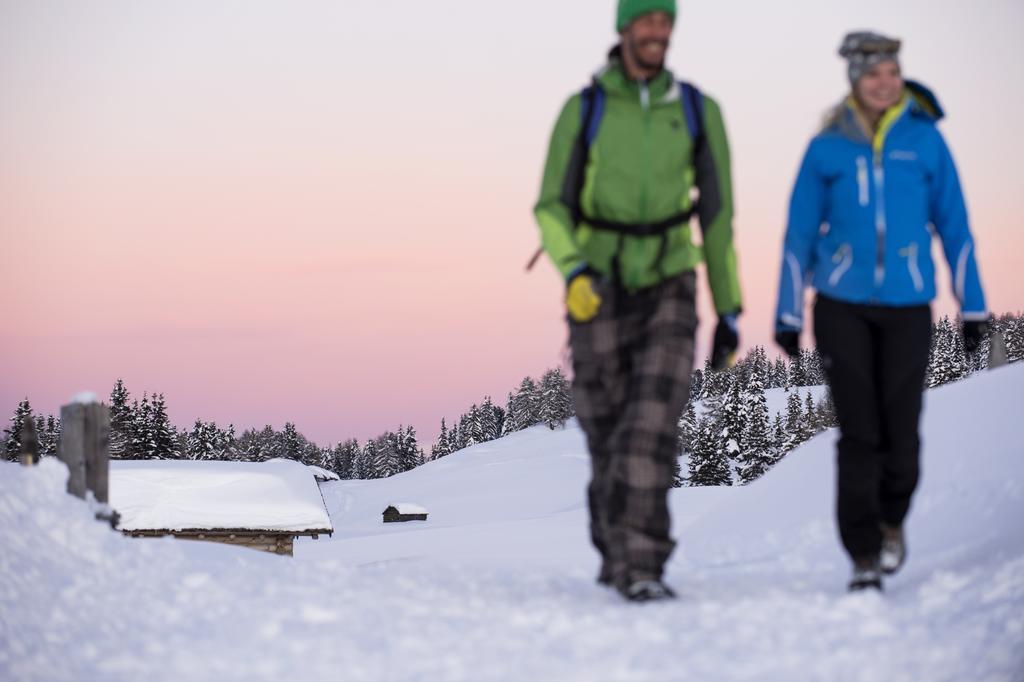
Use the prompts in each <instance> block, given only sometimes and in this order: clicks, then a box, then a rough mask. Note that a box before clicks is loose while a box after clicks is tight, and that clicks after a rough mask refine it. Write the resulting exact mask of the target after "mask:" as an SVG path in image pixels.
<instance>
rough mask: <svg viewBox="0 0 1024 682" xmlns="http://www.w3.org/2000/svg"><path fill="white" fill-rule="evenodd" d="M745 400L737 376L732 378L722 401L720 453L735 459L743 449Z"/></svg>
mask: <svg viewBox="0 0 1024 682" xmlns="http://www.w3.org/2000/svg"><path fill="white" fill-rule="evenodd" d="M747 415H748V413H747V402H746V399H745V396H744V390H743V385H742V381H741V379H740V377H739V376H736V377H735V378H734V379H733V382H732V385H731V386H730V387H729V390H728V392H727V393H726V396H725V401H724V402H723V403H722V410H721V437H720V444H721V448H722V454H723V455H724V456H725V457H728V458H729V459H730V460H735V459H736V458H738V457H739V456H740V454H741V453H742V452H743V451H744V443H743V434H744V431H745V427H746V424H747Z"/></svg>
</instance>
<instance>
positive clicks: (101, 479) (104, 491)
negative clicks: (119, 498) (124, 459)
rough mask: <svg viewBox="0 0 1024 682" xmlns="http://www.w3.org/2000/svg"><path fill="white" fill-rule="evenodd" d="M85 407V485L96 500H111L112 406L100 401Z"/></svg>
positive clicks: (102, 502) (104, 501)
mask: <svg viewBox="0 0 1024 682" xmlns="http://www.w3.org/2000/svg"><path fill="white" fill-rule="evenodd" d="M83 407H84V408H85V438H84V440H85V487H86V489H87V490H91V491H92V494H93V496H94V497H95V498H96V501H97V502H99V503H101V504H107V502H109V501H110V408H109V407H107V406H106V405H101V404H100V403H92V404H91V405H84V406H83Z"/></svg>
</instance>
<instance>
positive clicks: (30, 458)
mask: <svg viewBox="0 0 1024 682" xmlns="http://www.w3.org/2000/svg"><path fill="white" fill-rule="evenodd" d="M20 437H21V455H20V456H19V458H18V459H19V460H20V461H21V464H22V466H27V467H30V466H34V465H36V464H39V435H38V434H37V433H36V425H35V422H33V421H32V419H31V418H29V419H26V420H25V424H24V426H22V427H21V434H20Z"/></svg>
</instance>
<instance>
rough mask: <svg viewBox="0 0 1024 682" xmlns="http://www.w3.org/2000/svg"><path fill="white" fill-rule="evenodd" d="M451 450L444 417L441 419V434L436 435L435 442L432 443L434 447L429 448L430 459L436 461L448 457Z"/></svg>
mask: <svg viewBox="0 0 1024 682" xmlns="http://www.w3.org/2000/svg"><path fill="white" fill-rule="evenodd" d="M450 454H451V450H450V446H449V443H448V426H447V425H446V424H445V422H444V417H441V433H440V434H438V436H437V440H436V441H435V442H434V446H433V447H432V448H430V459H432V460H434V459H438V458H439V457H444V456H446V455H450Z"/></svg>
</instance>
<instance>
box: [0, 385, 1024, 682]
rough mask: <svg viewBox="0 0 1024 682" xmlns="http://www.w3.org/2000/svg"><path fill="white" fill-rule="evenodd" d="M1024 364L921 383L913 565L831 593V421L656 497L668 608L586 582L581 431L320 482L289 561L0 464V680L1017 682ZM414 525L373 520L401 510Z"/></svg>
mask: <svg viewBox="0 0 1024 682" xmlns="http://www.w3.org/2000/svg"><path fill="white" fill-rule="evenodd" d="M1022 391H1024V366H1012V367H1009V368H1004V369H1001V370H998V371H995V372H990V373H986V374H983V375H976V376H974V377H972V378H971V379H969V380H968V381H966V382H962V383H959V384H954V385H950V386H946V387H943V388H940V389H938V390H936V391H933V392H930V393H929V394H928V396H927V411H926V416H925V424H924V441H925V455H924V478H923V481H922V487H921V490H920V491H919V494H918V497H917V498H916V503H915V507H914V509H913V512H912V515H911V518H910V521H909V523H908V528H907V530H908V535H909V542H910V559H909V563H908V565H907V567H906V568H905V570H904V571H903V572H902V573H901V574H900V575H899V576H897V577H895V578H894V579H891V580H890V581H888V583H887V590H886V593H885V594H884V595H879V594H874V593H866V594H856V595H848V594H846V593H845V592H844V586H845V581H846V579H847V570H848V568H847V564H846V560H845V558H844V557H843V555H842V553H841V550H840V548H839V545H838V541H837V539H836V533H835V529H834V524H833V521H832V499H833V491H832V488H833V481H834V465H833V457H832V442H833V440H834V438H835V434H834V433H825V434H821V435H820V436H818V437H817V438H815V439H813V440H812V441H810V442H809V443H807V444H805V445H804V446H803V447H801V448H799V449H798V450H796V451H794V452H792V453H791V454H790V455H789V456H787V458H786V459H785V460H783V461H782V463H780V464H779V465H778V466H777V467H776V468H775V469H774V470H772V471H771V472H769V474H768V475H767V476H765V477H764V478H762V479H761V480H759V481H757V482H755V483H754V484H752V485H750V486H746V487H739V488H683V489H678V490H674V491H673V493H672V509H673V514H674V533H675V535H676V537H677V538H678V540H679V547H678V549H677V551H676V553H675V555H674V556H673V559H672V561H671V563H670V565H669V567H668V574H667V579H668V581H669V582H670V583H671V584H672V585H673V586H674V587H675V588H676V589H677V591H678V592H679V593H680V599H678V600H677V601H675V602H672V603H663V604H649V605H643V606H639V605H632V604H626V603H624V602H622V601H621V600H620V599H619V598H618V597H617V596H616V595H615V594H614V593H612V592H610V591H609V590H606V589H603V588H600V587H598V586H597V585H595V584H594V582H593V578H594V575H595V573H596V569H597V557H596V555H595V553H594V552H593V550H592V549H591V548H590V547H589V544H588V541H587V529H586V510H585V507H584V496H583V489H584V486H585V484H586V480H587V477H588V462H587V458H586V454H585V449H584V446H583V440H582V436H581V434H580V433H579V431H578V430H577V429H576V428H575V427H574V426H570V427H568V428H566V429H565V430H561V431H556V432H550V431H548V430H547V429H546V428H545V427H536V428H533V429H530V430H528V431H525V432H521V433H518V434H515V435H513V436H511V437H508V438H505V439H502V440H500V441H495V442H491V443H487V444H484V445H480V446H477V447H474V448H470V449H468V450H465V451H462V452H460V453H456V454H454V455H451V456H449V457H446V458H444V459H441V460H439V461H436V462H432V463H429V464H427V465H425V466H423V467H420V468H418V469H415V470H413V471H411V472H408V473H405V474H402V475H399V476H396V477H393V478H391V479H386V480H381V481H341V482H329V483H325V484H324V485H323V492H324V497H325V499H326V502H327V506H328V509H329V511H330V514H331V518H332V521H333V524H334V527H335V530H336V532H335V534H334V536H333V538H332V539H325V538H323V537H321V539H320V540H317V541H312V540H302V541H300V542H297V543H296V548H295V549H296V556H295V558H294V559H290V558H284V557H277V556H272V555H269V554H261V553H258V552H254V551H251V550H245V549H240V548H233V547H227V546H222V545H214V544H205V543H190V542H183V541H175V540H172V539H169V538H165V539H159V540H133V539H129V538H125V537H122V536H120V535H118V534H116V533H112V532H110V531H109V529H105V528H104V527H103V526H102V525H101V524H100V523H97V522H95V521H92V520H91V519H90V518H89V517H88V514H87V512H86V508H85V505H83V504H82V503H81V502H78V501H77V500H75V499H73V498H71V497H69V496H67V495H64V494H63V484H64V476H65V472H64V471H63V470H62V467H61V466H60V465H59V464H57V463H55V462H53V461H46V462H44V463H43V465H41V466H40V467H38V468H36V469H34V470H27V469H22V468H20V467H18V466H15V465H10V464H4V465H2V466H0V680H5V681H6V680H96V679H100V680H105V679H110V680H139V679H145V680H147V681H157V680H185V679H187V680H218V682H223V681H224V680H236V679H240V680H280V679H289V680H521V679H544V680H548V679H551V680H587V681H590V680H646V679H650V680H688V679H690V680H702V681H703V680H787V681H788V680H829V681H833V680H886V681H889V680H894V681H901V680H906V681H908V682H911V681H912V682H917V681H941V680H971V681H983V680H992V681H1020V680H1022V679H1024V461H1022V458H1021V454H1022V447H1021V441H1020V439H1019V435H1018V433H1017V432H1018V430H1019V429H1018V426H1019V420H1020V407H1019V402H1018V400H1019V396H1020V395H1021V394H1022ZM400 502H403V503H413V504H417V505H421V506H423V507H425V508H427V509H428V510H429V512H430V517H429V520H428V521H425V522H415V521H414V522H409V523H389V524H383V523H382V519H381V513H382V512H383V510H384V508H385V507H386V506H387V505H389V504H393V503H400Z"/></svg>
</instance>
